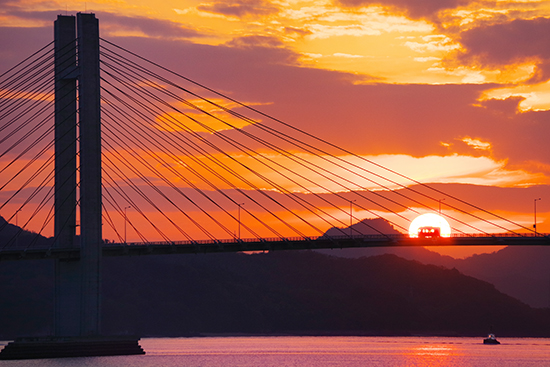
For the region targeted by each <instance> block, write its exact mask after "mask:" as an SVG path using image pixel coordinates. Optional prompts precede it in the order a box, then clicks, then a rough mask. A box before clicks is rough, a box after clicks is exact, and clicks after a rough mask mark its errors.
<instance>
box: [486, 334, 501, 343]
mask: <svg viewBox="0 0 550 367" xmlns="http://www.w3.org/2000/svg"><path fill="white" fill-rule="evenodd" d="M483 344H500V342H499V341H498V340H497V338H496V337H495V334H489V335H488V336H487V337H486V338H485V339H483Z"/></svg>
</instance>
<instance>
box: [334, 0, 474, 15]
mask: <svg viewBox="0 0 550 367" xmlns="http://www.w3.org/2000/svg"><path fill="white" fill-rule="evenodd" d="M338 2H339V3H340V4H342V5H344V6H347V7H354V8H357V7H363V6H371V5H377V6H382V7H389V8H393V9H395V10H398V11H400V12H404V13H406V14H407V15H408V16H409V17H411V18H413V19H422V18H432V17H434V16H435V15H437V13H438V12H439V11H441V10H446V9H455V8H457V7H459V6H463V5H467V4H469V3H471V2H473V1H471V0H414V1H410V0H338Z"/></svg>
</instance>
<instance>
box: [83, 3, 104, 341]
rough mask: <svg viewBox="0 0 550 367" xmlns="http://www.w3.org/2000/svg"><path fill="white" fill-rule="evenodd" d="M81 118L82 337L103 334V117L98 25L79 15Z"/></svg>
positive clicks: (89, 17) (95, 20)
mask: <svg viewBox="0 0 550 367" xmlns="http://www.w3.org/2000/svg"><path fill="white" fill-rule="evenodd" d="M77 27H78V61H79V69H80V76H79V118H80V218H81V219H80V223H81V226H80V241H81V242H80V261H81V265H82V305H81V335H83V336H84V335H86V336H89V335H99V334H100V309H101V307H100V301H101V300H100V292H101V286H100V285H101V247H102V228H101V220H102V218H101V210H102V205H101V199H102V194H101V118H100V78H99V22H98V20H97V19H96V17H95V15H94V14H83V13H78V14H77Z"/></svg>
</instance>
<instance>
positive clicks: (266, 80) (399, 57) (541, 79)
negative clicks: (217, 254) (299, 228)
mask: <svg viewBox="0 0 550 367" xmlns="http://www.w3.org/2000/svg"><path fill="white" fill-rule="evenodd" d="M0 3H1V4H2V6H0V24H1V26H0V49H1V50H2V51H1V52H0V72H3V71H4V70H7V69H9V68H10V67H11V66H13V65H15V64H16V63H17V62H18V61H20V60H22V59H23V58H24V57H26V56H28V55H29V54H31V53H32V52H34V51H35V50H36V49H38V48H39V47H41V46H43V45H45V44H47V43H48V42H50V41H51V39H52V34H53V21H54V20H55V18H56V16H57V14H75V13H76V12H79V11H88V12H94V13H96V16H97V17H98V18H99V20H100V27H101V36H102V37H103V38H106V39H108V40H110V41H112V42H114V43H116V44H118V45H121V46H124V47H126V48H128V49H131V50H133V51H135V52H137V53H139V54H140V55H143V56H144V57H147V58H149V59H151V60H153V61H156V62H158V63H160V64H162V65H164V66H166V67H168V68H170V69H172V70H174V71H177V72H179V73H181V74H183V75H185V76H187V77H190V78H191V79H193V80H196V81H198V82H200V83H202V84H205V85H207V86H209V87H212V88H214V89H216V90H220V91H222V92H223V93H225V94H228V95H230V96H231V97H232V98H235V99H237V100H239V101H242V102H245V103H246V104H249V105H253V106H254V107H256V108H258V109H260V110H262V111H265V112H267V113H269V114H271V115H273V116H276V117H277V118H280V119H282V120H283V121H285V122H287V123H289V124H292V125H294V126H296V127H298V128H300V129H303V130H306V131H310V132H312V133H314V134H316V135H317V136H319V137H321V138H323V139H327V140H330V141H331V142H333V143H335V144H337V145H339V146H342V147H344V148H345V149H347V150H350V151H352V152H354V153H356V154H358V155H360V156H362V157H365V158H367V159H369V160H372V161H375V162H377V163H379V164H382V165H384V166H387V167H390V168H392V169H394V170H396V171H398V172H400V173H403V174H405V175H407V176H409V177H412V178H414V179H415V180H418V181H420V182H423V183H439V184H461V185H451V186H445V187H447V188H449V189H451V190H452V191H453V192H454V191H457V192H460V194H461V195H463V196H464V197H467V198H468V201H470V202H473V203H480V204H479V205H480V206H482V207H483V208H486V209H487V210H491V211H495V212H498V213H501V214H502V215H504V216H506V218H510V219H512V220H513V221H516V222H518V223H521V224H523V225H525V226H527V227H529V226H532V221H533V200H534V199H535V198H538V197H540V198H542V200H541V201H540V202H538V204H537V205H538V213H537V216H538V219H539V225H538V228H539V231H541V232H550V195H548V194H549V193H550V190H549V187H550V186H548V185H550V179H549V177H550V148H549V146H550V145H549V144H548V137H550V123H549V121H550V119H549V117H550V112H549V109H550V83H549V81H550V51H548V50H549V48H548V44H549V41H550V2H549V1H536V0H518V1H507V0H497V1H483V0H480V1H468V0H445V1H443V0H418V1H406V0H379V1H376V0H333V1H331V0H326V1H317V0H316V1H307V0H303V1H301V0H281V1H268V0H266V1H262V0H236V1H231V2H225V1H212V2H208V1H194V0H178V1H172V0H170V1H162V0H159V1H155V2H151V1H135V0H129V1H124V0H120V1H116V2H114V1H85V2H84V1H68V2H67V1H66V2H62V3H61V2H56V1H35V0H22V1H17V0H13V1H11V0H0ZM180 107H181V108H183V107H182V106H180ZM229 107H230V108H235V106H229ZM172 115H174V114H172ZM172 117H177V116H172ZM162 121H163V120H162V116H159V117H158V119H157V121H156V123H157V128H159V129H164V130H166V129H167V127H166V126H163V123H162ZM210 126H211V127H212V128H214V129H216V130H222V129H224V128H223V127H222V126H219V124H216V123H215V121H212V122H211V125H210ZM242 126H244V125H242ZM295 153H296V154H301V156H302V157H303V158H304V159H306V160H309V161H312V162H314V163H315V162H317V161H316V160H319V158H315V157H311V156H308V153H306V152H300V151H296V152H295ZM234 154H237V153H236V152H234ZM339 154H340V155H341V157H342V158H344V159H346V160H351V161H354V160H355V161H356V160H357V158H354V157H351V156H347V155H345V154H343V153H339ZM181 158H182V160H184V159H185V157H181ZM273 158H274V159H275V160H276V161H277V160H279V161H280V162H283V160H284V159H283V158H282V157H279V156H274V157H273ZM317 163H319V162H317ZM356 163H357V162H356ZM281 164H284V165H287V166H288V165H289V164H290V163H288V162H287V163H281ZM289 168H292V167H289ZM257 169H259V170H260V169H261V168H259V167H258V168H257ZM263 173H265V174H269V173H267V172H263ZM315 179H316V180H319V179H320V178H319V177H317V178H315ZM174 180H175V182H177V179H176V178H174ZM302 183H303V182H302ZM178 184H179V185H181V186H182V187H185V184H183V183H182V182H178ZM406 184H409V183H406ZM284 185H285V187H286V188H288V189H289V190H291V191H296V192H301V193H305V192H304V190H303V188H300V187H297V186H296V185H295V184H292V183H290V182H285V183H284ZM327 185H329V184H328V183H327ZM357 185H358V187H362V188H370V187H369V185H368V183H366V182H357ZM262 188H263V189H270V188H269V187H262ZM224 189H227V187H224ZM331 189H334V190H338V187H332V186H331ZM313 190H314V189H313ZM503 190H505V191H503ZM503 192H505V194H502V193H503ZM488 198H490V200H489V199H488ZM432 207H435V206H434V205H432ZM342 208H347V204H346V203H345V202H342ZM6 210H7V209H6ZM11 210H12V212H7V213H4V212H2V213H0V214H1V215H3V216H4V217H9V216H11V215H12V214H13V210H14V208H11ZM166 210H169V209H168V208H166ZM251 210H252V209H251ZM295 210H299V209H298V208H296V209H295ZM357 210H358V212H357V213H356V215H357V219H362V218H363V217H372V214H371V213H369V212H366V211H361V209H357ZM447 210H450V208H447ZM382 211H383V210H382ZM382 211H381V212H382ZM383 214H384V215H388V214H387V213H383ZM20 215H21V216H24V213H21V214H20ZM259 215H260V214H259ZM335 215H341V216H342V221H347V219H345V214H344V209H342V211H341V213H340V214H335ZM392 215H393V214H389V217H391V216H392ZM404 215H405V216H407V217H409V216H410V217H411V219H412V217H413V216H414V215H413V214H411V213H408V214H404ZM121 220H122V219H121V218H119V222H120V221H121ZM12 222H13V221H12ZM402 224H403V225H405V223H402ZM228 226H229V227H230V226H233V227H232V228H233V230H235V228H234V227H235V225H234V224H228ZM318 226H319V227H320V228H321V229H323V230H326V229H328V228H326V227H327V224H324V223H318ZM106 233H107V235H106V237H109V236H110V235H112V234H111V233H109V232H108V231H106ZM314 234H316V233H311V235H314ZM152 236H153V237H154V235H152ZM174 236H177V234H174ZM110 238H114V235H113V236H112V237H110ZM129 239H131V240H138V238H137V237H136V236H135V234H134V233H133V231H130V232H129Z"/></svg>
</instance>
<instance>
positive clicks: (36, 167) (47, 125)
mask: <svg viewBox="0 0 550 367" xmlns="http://www.w3.org/2000/svg"><path fill="white" fill-rule="evenodd" d="M0 121H1V122H0V131H1V135H0V172H1V174H0V177H1V178H0V195H1V196H0V215H1V216H2V217H3V218H4V219H5V220H6V222H5V223H4V224H2V225H0V236H3V237H2V239H3V242H2V243H0V260H18V259H38V258H43V259H55V261H56V295H55V297H56V306H55V307H56V309H55V313H56V315H55V320H56V322H55V334H56V336H57V337H66V336H71V337H77V336H78V337H90V336H98V335H100V319H99V309H100V294H101V286H100V284H101V275H100V274H101V257H102V256H126V255H143V254H170V253H208V252H222V251H266V250H267V251H271V250H285V249H318V248H319V249H320V248H342V247H369V246H440V245H441V246H448V245H465V246H471V245H496V246H506V245H549V244H550V239H549V237H548V236H547V235H544V234H540V233H537V231H536V227H535V228H531V225H526V224H522V223H517V222H514V221H512V220H510V219H507V218H506V217H504V216H502V215H500V214H498V213H493V212H490V211H488V210H485V209H483V208H481V207H479V206H477V205H475V203H470V202H467V201H465V200H462V199H461V198H459V197H456V196H453V195H450V194H448V193H445V192H443V191H441V190H439V189H436V188H434V187H431V186H429V185H425V184H422V183H421V182H418V181H416V180H415V179H413V178H410V177H407V176H405V175H402V174H400V173H399V172H396V171H394V170H392V169H390V168H388V167H384V166H382V165H380V164H378V163H376V162H374V161H371V160H368V159H366V158H365V157H363V156H361V155H357V154H354V153H353V152H350V151H348V150H346V149H344V148H342V147H338V146H336V145H334V144H332V143H330V142H329V141H326V140H323V139H321V138H319V137H317V136H316V135H315V134H313V133H311V132H306V131H303V130H300V129H298V128H296V127H294V126H293V125H291V124H289V123H286V122H284V121H282V120H280V119H277V118H276V117H273V116H271V115H269V114H267V113H264V112H262V108H261V106H260V107H255V103H252V102H246V103H245V102H239V101H238V100H236V99H234V98H232V97H231V95H230V93H222V92H218V91H216V90H213V89H211V88H208V87H206V86H204V85H202V84H200V83H197V82H195V81H193V80H191V79H189V78H186V77H185V76H183V75H180V74H178V73H175V72H173V71H171V70H168V69H166V68H164V67H162V66H161V65H159V64H156V63H153V62H151V61H149V60H147V59H144V58H143V57H141V56H139V55H138V54H135V53H133V52H131V51H129V50H126V49H124V48H122V47H120V46H118V45H116V44H114V43H111V42H109V41H108V40H104V39H101V38H100V37H99V24H98V21H97V19H96V18H95V16H94V15H93V14H78V15H77V17H76V19H75V17H72V16H59V17H58V19H57V22H56V26H55V41H54V42H52V43H51V44H49V45H46V46H45V47H44V48H42V49H41V50H38V51H37V52H36V53H35V54H33V55H31V56H30V57H29V58H27V59H26V60H24V61H23V62H21V63H20V64H18V65H16V66H15V67H13V68H12V69H10V70H8V71H7V72H5V73H4V74H2V75H1V76H0ZM335 123H337V122H335ZM535 204H536V202H535ZM442 207H443V208H442ZM535 208H536V207H535ZM424 213H438V215H440V216H441V217H444V218H445V219H446V221H447V222H448V223H449V224H450V229H451V232H452V234H451V235H450V237H435V238H411V237H409V235H408V234H407V233H408V230H409V224H410V222H411V221H412V219H414V218H415V217H417V216H419V215H420V214H424ZM535 216H536V214H535ZM364 218H378V219H383V220H384V221H386V222H387V223H389V224H391V226H392V227H393V229H394V232H392V233H386V232H384V231H382V230H380V229H379V228H378V227H376V226H374V225H371V224H370V222H368V221H362V219H364ZM535 218H536V217H535ZM359 222H360V223H361V224H362V229H358V227H357V224H358V223H359ZM14 224H15V226H14ZM535 225H536V219H535ZM331 228H332V229H333V231H336V233H337V234H336V235H327V234H326V232H327V231H328V230H329V229H331ZM23 229H25V230H28V231H32V232H34V235H33V236H30V237H29V235H28V233H27V232H23ZM333 233H334V232H333ZM399 233H401V234H399ZM128 234H130V236H131V237H132V239H131V240H128ZM31 237H32V238H31ZM138 238H139V241H136V239H138Z"/></svg>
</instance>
